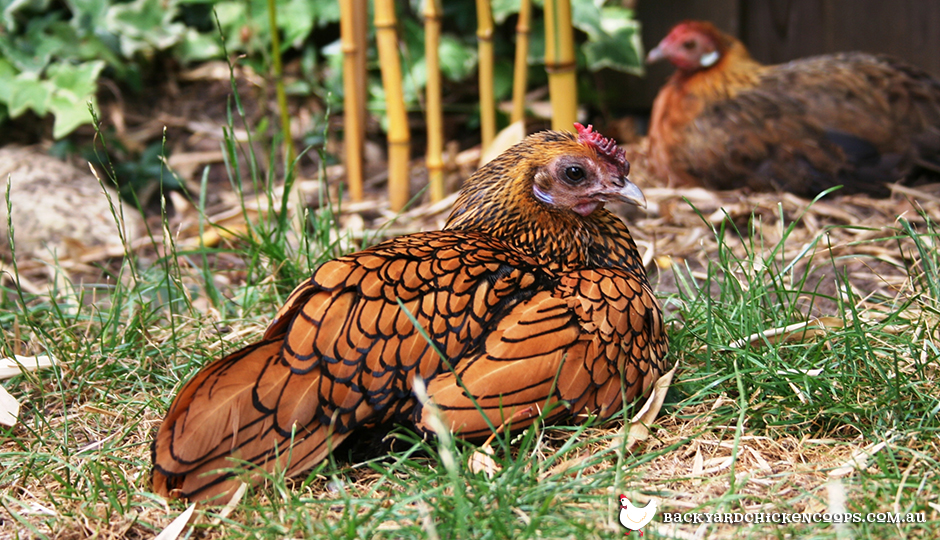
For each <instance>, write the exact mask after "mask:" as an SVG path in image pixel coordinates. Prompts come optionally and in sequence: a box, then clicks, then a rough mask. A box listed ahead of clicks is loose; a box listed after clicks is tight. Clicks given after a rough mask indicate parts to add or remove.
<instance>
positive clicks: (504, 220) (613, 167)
mask: <svg viewBox="0 0 940 540" xmlns="http://www.w3.org/2000/svg"><path fill="white" fill-rule="evenodd" d="M575 127H576V128H577V129H578V134H577V135H574V134H572V133H568V132H561V131H543V132H540V133H536V134H534V135H531V136H529V137H527V138H526V139H525V140H523V141H522V142H520V143H519V144H517V145H515V146H514V147H512V148H510V149H509V150H508V151H506V152H504V153H503V154H502V155H501V156H499V157H498V158H496V159H494V160H493V161H490V162H489V163H487V164H486V165H484V166H483V167H481V168H480V169H479V170H478V171H477V172H476V173H474V174H473V176H471V177H470V178H469V179H468V180H467V182H466V184H465V185H464V187H463V189H462V191H461V194H460V197H459V198H458V199H457V202H456V203H455V204H454V210H453V212H452V213H451V215H450V218H449V219H448V221H447V226H446V227H445V228H446V229H452V230H467V231H479V232H483V233H487V234H490V235H492V236H495V237H497V238H500V239H502V240H504V241H506V242H507V243H509V244H512V245H514V246H516V247H518V248H520V249H522V250H523V251H525V252H526V253H528V254H529V255H531V256H533V257H536V258H538V259H539V260H540V261H542V262H544V263H549V262H556V263H559V264H562V265H565V266H567V265H572V264H574V265H577V264H587V263H589V262H590V263H604V262H607V261H602V260H601V261H599V260H597V259H598V255H597V253H596V249H595V250H594V251H592V244H594V243H598V242H601V243H604V242H608V243H609V238H610V237H612V236H625V237H626V238H628V239H629V233H627V232H626V227H624V226H623V223H622V222H621V221H620V220H619V219H617V218H615V217H613V216H612V215H611V214H610V212H608V211H607V210H606V209H604V204H605V203H608V202H613V201H623V202H627V203H631V204H635V205H638V206H643V207H645V206H646V199H645V198H644V197H643V193H642V192H641V191H640V189H639V188H638V187H637V186H636V185H635V184H634V183H633V182H631V181H630V179H629V178H627V175H628V174H629V172H630V164H629V163H628V162H627V160H626V158H625V155H624V151H623V149H621V148H620V147H618V146H617V143H616V142H615V141H613V140H611V139H607V138H606V137H604V136H602V135H600V134H599V133H597V132H595V131H593V130H592V127H591V126H588V127H584V126H582V125H581V124H575ZM605 238H606V240H605ZM630 244H632V240H631V241H630ZM625 249H626V248H625ZM602 258H603V257H602ZM615 258H616V257H615ZM615 262H616V261H615Z"/></svg>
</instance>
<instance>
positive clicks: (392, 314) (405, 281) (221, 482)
mask: <svg viewBox="0 0 940 540" xmlns="http://www.w3.org/2000/svg"><path fill="white" fill-rule="evenodd" d="M511 252H512V249H511V248H508V247H507V246H506V245H505V244H503V243H502V242H500V241H498V240H493V239H489V238H487V237H485V236H483V235H479V234H474V233H462V232H437V233H427V234H418V235H412V236H408V237H402V238H398V239H395V240H391V241H388V242H385V243H383V244H379V245H378V246H376V247H374V248H372V249H370V250H367V251H365V252H361V253H358V254H354V255H350V256H346V257H342V258H339V259H336V260H333V261H330V262H328V263H326V264H324V265H322V266H321V267H320V268H319V269H318V270H317V271H316V272H315V273H314V275H313V276H312V277H311V279H310V280H308V281H307V282H306V283H303V284H301V285H300V286H299V287H297V288H296V289H295V290H294V292H293V293H292V294H291V295H290V297H289V298H288V300H287V302H286V304H285V306H284V307H283V308H282V309H281V310H280V311H279V312H278V314H277V316H276V317H275V320H274V322H273V323H272V324H271V326H270V327H269V328H268V330H267V331H266V333H265V337H266V339H265V340H264V341H262V342H260V343H258V344H255V345H250V346H248V347H246V348H244V349H242V350H241V351H238V352H236V353H234V354H232V355H229V356H227V357H225V358H223V359H220V360H217V361H215V362H213V363H211V364H209V365H208V366H206V367H205V368H204V369H203V370H202V371H201V372H200V373H199V374H197V375H196V377H194V378H193V379H192V380H191V381H189V382H188V383H187V384H186V385H185V386H184V387H183V389H182V390H181V391H180V394H179V395H178V396H177V398H176V400H175V401H174V403H173V405H172V406H171V408H170V413H169V414H168V415H167V418H166V421H165V422H164V423H163V425H162V426H161V428H160V431H159V433H158V435H157V438H156V440H155V443H154V466H155V467H154V471H155V472H154V490H155V491H156V492H157V493H160V494H163V495H169V494H170V493H171V492H172V493H173V494H174V495H177V496H183V497H186V498H189V499H193V500H206V499H208V498H211V497H213V496H215V495H217V494H220V493H225V492H227V491H229V490H230V489H232V488H233V487H234V483H235V482H236V476H237V471H231V470H228V471H226V470H224V469H238V468H244V469H248V470H249V474H250V475H251V474H252V473H251V472H250V471H251V469H252V468H257V469H260V470H264V471H267V472H271V471H273V470H274V469H275V467H277V468H279V469H282V470H286V471H287V473H288V474H295V473H299V472H301V471H303V470H304V469H306V468H308V467H310V466H312V465H314V464H315V463H317V462H318V461H321V460H322V459H324V458H325V457H326V455H327V454H328V453H329V451H330V448H332V447H334V446H335V445H336V444H339V442H341V441H342V440H343V439H344V438H345V437H346V436H347V435H348V434H349V433H351V432H352V430H354V429H356V428H358V427H361V426H371V425H375V424H378V423H380V422H383V421H386V420H389V419H391V418H392V417H394V416H395V415H399V414H405V413H407V412H409V411H410V409H411V407H412V405H413V402H412V396H411V381H412V380H413V378H414V376H415V375H420V376H422V377H425V378H432V377H434V376H435V375H437V374H439V373H441V372H443V371H446V370H448V369H449V366H448V365H446V363H444V362H442V361H441V359H440V356H439V355H438V354H437V353H436V352H435V350H434V347H432V346H431V344H430V343H429V342H428V340H427V339H426V338H425V337H424V336H423V335H422V334H421V333H420V332H419V331H418V329H417V328H416V327H415V324H414V323H413V322H412V320H411V318H410V317H409V316H408V314H407V313H406V310H407V311H408V312H410V314H411V315H412V316H414V318H415V319H416V320H417V321H418V325H419V326H420V327H421V328H423V329H425V330H426V332H427V333H428V334H429V337H430V340H431V343H433V344H434V345H435V346H436V347H437V348H438V349H439V350H440V351H441V352H442V353H444V355H445V356H446V357H447V358H453V359H459V358H462V357H463V356H465V355H466V354H467V351H469V350H472V349H474V348H475V347H478V346H479V344H480V343H481V342H482V340H483V339H484V337H485V335H486V330H487V328H488V327H489V326H490V325H491V323H492V321H494V320H498V319H499V318H500V317H502V316H503V315H504V314H505V313H506V311H507V310H510V309H511V308H512V306H513V305H515V303H517V302H519V301H522V300H525V299H526V298H528V297H531V296H532V295H533V294H535V291H536V290H537V287H536V285H537V284H538V283H542V282H544V281H545V280H546V279H548V278H547V277H546V275H545V274H544V272H540V271H538V270H537V269H536V268H535V265H534V263H532V262H531V261H529V260H527V259H526V258H525V257H518V256H513V255H510V253H511ZM536 274H537V275H538V278H536ZM399 300H401V302H402V303H403V306H402V305H400V304H399ZM403 308H404V309H403ZM244 462H247V463H248V465H247V466H245V467H243V466H242V465H243V463H244ZM220 469H223V470H220ZM254 476H257V474H256V473H255V474H254Z"/></svg>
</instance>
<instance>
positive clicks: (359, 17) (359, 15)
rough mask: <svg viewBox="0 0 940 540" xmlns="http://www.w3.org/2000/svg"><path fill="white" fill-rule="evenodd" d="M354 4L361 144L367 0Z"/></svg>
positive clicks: (365, 88)
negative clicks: (357, 51) (357, 50)
mask: <svg viewBox="0 0 940 540" xmlns="http://www.w3.org/2000/svg"><path fill="white" fill-rule="evenodd" d="M353 2H354V4H355V8H356V9H355V10H354V11H353V14H354V15H355V16H354V17H353V26H354V28H353V30H354V31H355V37H356V47H357V48H358V49H359V50H360V51H362V52H361V53H360V54H357V55H356V85H357V88H359V91H358V92H357V97H358V98H359V104H358V105H357V107H358V110H359V112H360V115H359V125H358V126H356V128H357V129H358V130H359V133H360V135H361V137H360V138H361V139H362V142H363V144H365V140H366V119H367V117H368V116H367V112H366V100H367V99H368V93H369V92H368V88H369V85H368V77H369V72H368V69H367V64H368V60H369V59H368V57H367V56H368V54H367V53H368V50H369V47H368V43H367V42H368V38H369V0H353Z"/></svg>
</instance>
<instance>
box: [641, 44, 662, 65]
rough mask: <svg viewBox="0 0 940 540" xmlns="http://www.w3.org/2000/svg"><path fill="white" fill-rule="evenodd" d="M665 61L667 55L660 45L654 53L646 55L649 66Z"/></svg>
mask: <svg viewBox="0 0 940 540" xmlns="http://www.w3.org/2000/svg"><path fill="white" fill-rule="evenodd" d="M665 59H666V53H665V52H663V46H662V44H659V45H658V46H657V47H656V48H655V49H653V50H652V51H650V52H649V54H647V55H646V63H647V64H655V63H656V62H659V61H660V60H665Z"/></svg>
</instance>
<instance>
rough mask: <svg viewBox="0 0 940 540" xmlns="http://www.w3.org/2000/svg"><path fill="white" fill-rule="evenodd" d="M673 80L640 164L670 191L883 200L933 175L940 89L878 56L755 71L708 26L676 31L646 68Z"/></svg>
mask: <svg viewBox="0 0 940 540" xmlns="http://www.w3.org/2000/svg"><path fill="white" fill-rule="evenodd" d="M664 59H665V60H669V61H670V62H671V63H672V64H673V65H675V67H676V72H675V73H674V74H673V75H672V77H671V78H670V79H669V81H668V83H667V84H666V85H665V86H664V87H663V88H662V90H660V92H659V95H658V96H657V97H656V100H655V102H654V104H653V114H652V118H651V121H650V130H649V144H650V150H649V151H650V155H649V157H650V162H651V164H652V166H653V170H654V172H655V173H657V174H658V175H659V176H660V177H662V178H664V179H666V180H668V182H669V183H670V184H671V185H686V184H693V185H695V184H704V185H705V186H706V187H710V188H714V189H731V188H738V187H749V188H751V189H753V190H757V191H772V190H782V191H789V192H792V193H795V194H798V195H801V196H804V197H812V196H815V195H816V194H818V193H819V192H821V191H823V190H825V189H828V188H830V187H833V186H837V185H842V186H844V187H843V189H842V190H841V191H840V192H841V193H854V192H863V193H869V194H872V195H876V196H885V195H887V194H888V193H889V190H888V188H887V187H886V186H885V183H887V182H896V181H899V180H903V179H906V178H910V177H916V176H918V175H920V174H921V173H922V172H924V171H932V173H936V172H937V171H940V83H938V81H936V80H935V79H932V78H931V77H930V76H929V75H928V74H927V73H925V72H923V71H921V70H919V69H916V68H914V67H911V66H908V65H905V64H904V63H902V62H900V61H898V60H896V59H893V58H889V57H886V56H874V55H870V54H864V53H858V52H854V53H842V54H833V55H825V56H817V57H813V58H806V59H802V60H794V61H792V62H789V63H786V64H781V65H773V66H765V65H761V64H759V63H758V62H756V61H755V60H753V59H752V58H751V56H750V55H749V54H748V52H747V50H746V49H745V48H744V45H742V44H741V42H740V41H738V40H736V39H734V38H733V37H731V36H729V35H727V34H724V33H722V32H720V31H719V30H718V29H716V28H715V27H714V26H712V25H711V24H710V23H707V22H700V21H685V22H682V23H680V24H679V25H677V26H676V27H674V28H673V29H672V31H671V32H670V33H669V35H667V36H666V37H665V38H664V39H663V40H662V41H661V42H660V43H659V45H658V46H657V47H656V48H654V49H653V50H652V51H650V53H649V56H648V58H647V60H648V61H649V62H656V61H659V60H664Z"/></svg>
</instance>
